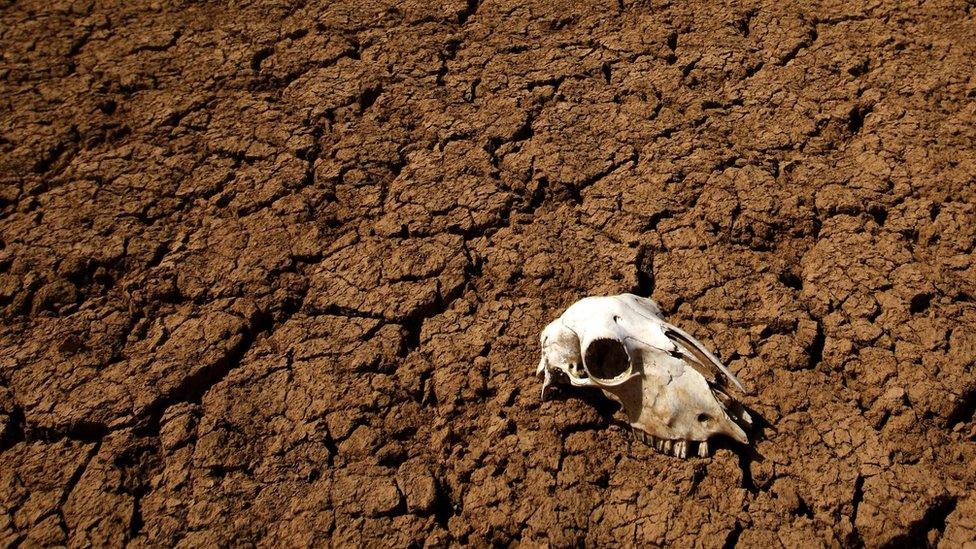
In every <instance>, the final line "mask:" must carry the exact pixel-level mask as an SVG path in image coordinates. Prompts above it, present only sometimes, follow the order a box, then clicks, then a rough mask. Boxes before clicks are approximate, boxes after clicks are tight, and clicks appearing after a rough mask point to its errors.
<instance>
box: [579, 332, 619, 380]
mask: <svg viewBox="0 0 976 549" xmlns="http://www.w3.org/2000/svg"><path fill="white" fill-rule="evenodd" d="M583 363H584V365H585V366H586V371H587V372H588V373H589V374H590V376H591V377H593V378H595V379H603V380H612V379H614V378H617V377H619V376H621V375H623V374H625V373H627V371H628V370H629V369H630V359H629V358H628V357H627V351H626V349H624V346H623V344H622V343H620V342H619V341H617V340H615V339H596V340H593V341H592V342H591V343H590V344H589V345H588V346H587V347H586V354H585V355H584V357H583Z"/></svg>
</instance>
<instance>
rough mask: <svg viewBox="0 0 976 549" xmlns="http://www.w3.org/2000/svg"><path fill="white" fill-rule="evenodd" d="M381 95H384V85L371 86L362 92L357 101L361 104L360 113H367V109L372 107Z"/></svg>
mask: <svg viewBox="0 0 976 549" xmlns="http://www.w3.org/2000/svg"><path fill="white" fill-rule="evenodd" d="M381 93H383V86H382V85H376V86H370V87H367V88H366V89H364V90H363V91H362V92H360V94H359V98H358V99H357V100H356V102H357V103H358V104H359V112H361V113H362V112H365V111H366V109H368V108H370V107H372V106H373V103H375V102H376V99H377V98H379V96H380V94H381Z"/></svg>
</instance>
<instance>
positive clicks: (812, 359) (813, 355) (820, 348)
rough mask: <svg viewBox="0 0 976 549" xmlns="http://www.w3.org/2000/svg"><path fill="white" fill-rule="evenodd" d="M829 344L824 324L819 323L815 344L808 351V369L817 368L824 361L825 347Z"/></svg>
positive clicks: (814, 339)
mask: <svg viewBox="0 0 976 549" xmlns="http://www.w3.org/2000/svg"><path fill="white" fill-rule="evenodd" d="M826 342H827V336H826V335H824V330H823V324H821V323H820V321H819V320H818V321H817V335H816V336H814V338H813V343H811V344H810V347H809V348H808V349H807V355H808V357H809V358H808V360H807V367H808V368H811V369H812V368H816V367H817V365H819V364H820V363H821V362H822V361H823V352H824V345H825V344H826Z"/></svg>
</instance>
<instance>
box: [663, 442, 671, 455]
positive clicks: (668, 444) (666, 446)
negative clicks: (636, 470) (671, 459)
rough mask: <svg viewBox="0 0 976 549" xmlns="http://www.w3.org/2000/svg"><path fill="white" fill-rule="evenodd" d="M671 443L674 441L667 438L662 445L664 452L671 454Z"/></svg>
mask: <svg viewBox="0 0 976 549" xmlns="http://www.w3.org/2000/svg"><path fill="white" fill-rule="evenodd" d="M671 445H672V442H671V441H670V440H667V439H665V441H664V444H663V445H662V447H661V451H662V452H664V453H665V454H670V453H671Z"/></svg>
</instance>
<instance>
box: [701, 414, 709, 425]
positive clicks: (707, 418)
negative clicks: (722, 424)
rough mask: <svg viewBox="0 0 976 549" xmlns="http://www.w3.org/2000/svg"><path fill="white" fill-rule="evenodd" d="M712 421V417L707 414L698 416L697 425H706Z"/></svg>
mask: <svg viewBox="0 0 976 549" xmlns="http://www.w3.org/2000/svg"><path fill="white" fill-rule="evenodd" d="M711 419H712V416H710V415H708V414H698V422H699V423H708V422H709V421H710V420H711Z"/></svg>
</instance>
